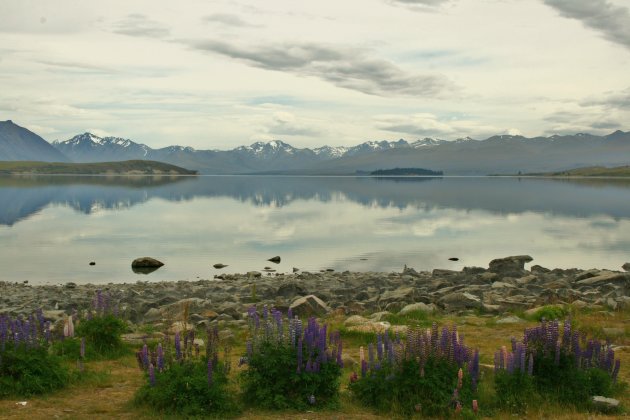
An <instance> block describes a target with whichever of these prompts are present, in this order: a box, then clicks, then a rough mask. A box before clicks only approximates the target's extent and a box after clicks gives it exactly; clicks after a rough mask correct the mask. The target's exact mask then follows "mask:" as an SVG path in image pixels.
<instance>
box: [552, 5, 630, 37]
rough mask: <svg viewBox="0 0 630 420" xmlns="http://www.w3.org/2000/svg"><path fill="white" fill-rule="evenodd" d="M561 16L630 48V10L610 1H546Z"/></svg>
mask: <svg viewBox="0 0 630 420" xmlns="http://www.w3.org/2000/svg"><path fill="white" fill-rule="evenodd" d="M544 2H545V4H547V5H548V6H551V7H553V8H554V9H556V10H557V11H558V12H559V13H560V15H561V16H564V17H567V18H570V19H576V20H579V21H581V22H582V24H584V26H586V27H588V28H591V29H594V30H595V31H597V32H600V33H601V34H602V35H603V36H604V38H606V39H608V40H609V41H612V42H614V43H617V44H620V45H622V46H624V47H626V48H630V10H629V9H628V8H627V7H623V6H617V5H615V4H613V3H612V2H610V1H608V0H544Z"/></svg>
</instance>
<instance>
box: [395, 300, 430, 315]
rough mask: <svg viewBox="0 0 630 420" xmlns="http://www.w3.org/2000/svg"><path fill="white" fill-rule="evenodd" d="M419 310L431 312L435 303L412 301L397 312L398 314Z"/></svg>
mask: <svg viewBox="0 0 630 420" xmlns="http://www.w3.org/2000/svg"><path fill="white" fill-rule="evenodd" d="M414 311H420V312H425V313H433V311H435V305H433V304H432V303H431V304H429V305H427V304H425V303H422V302H417V303H412V304H410V305H407V306H405V307H404V308H402V309H401V310H400V312H398V314H399V315H406V314H408V313H409V312H414Z"/></svg>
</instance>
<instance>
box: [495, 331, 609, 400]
mask: <svg viewBox="0 0 630 420" xmlns="http://www.w3.org/2000/svg"><path fill="white" fill-rule="evenodd" d="M494 363H495V388H496V392H497V398H498V401H499V403H500V404H502V405H503V407H504V408H508V409H510V410H513V411H523V410H524V409H526V406H527V401H535V400H537V399H541V398H545V399H547V400H552V401H556V402H560V403H568V404H572V405H574V406H576V407H578V408H586V407H587V406H588V404H589V401H590V397H591V396H593V395H603V396H611V395H613V394H614V393H615V392H616V389H618V384H617V383H616V382H617V376H618V374H619V368H620V361H619V359H615V352H614V350H613V349H612V348H611V346H610V345H609V344H602V343H600V342H599V341H597V340H593V339H591V340H587V337H586V335H584V334H580V333H579V332H578V331H573V330H572V327H571V321H570V320H569V319H567V320H565V321H564V325H563V329H562V333H561V332H560V330H559V323H558V321H551V322H547V321H543V322H541V324H540V325H539V326H537V327H534V328H528V329H526V330H525V334H524V336H523V340H522V341H521V342H518V341H517V340H516V339H515V338H512V351H508V350H507V348H506V347H505V346H504V347H503V348H502V349H501V350H499V351H498V352H497V353H496V354H495V357H494Z"/></svg>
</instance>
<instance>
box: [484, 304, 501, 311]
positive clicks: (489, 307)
mask: <svg viewBox="0 0 630 420" xmlns="http://www.w3.org/2000/svg"><path fill="white" fill-rule="evenodd" d="M482 309H483V310H484V311H485V312H489V313H492V314H498V313H499V312H501V306H500V305H491V304H489V303H484V304H483V305H482Z"/></svg>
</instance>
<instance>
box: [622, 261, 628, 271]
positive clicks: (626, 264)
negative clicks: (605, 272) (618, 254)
mask: <svg viewBox="0 0 630 420" xmlns="http://www.w3.org/2000/svg"><path fill="white" fill-rule="evenodd" d="M621 268H623V269H624V270H626V271H630V262H627V263H625V264H624V265H622V266H621Z"/></svg>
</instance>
